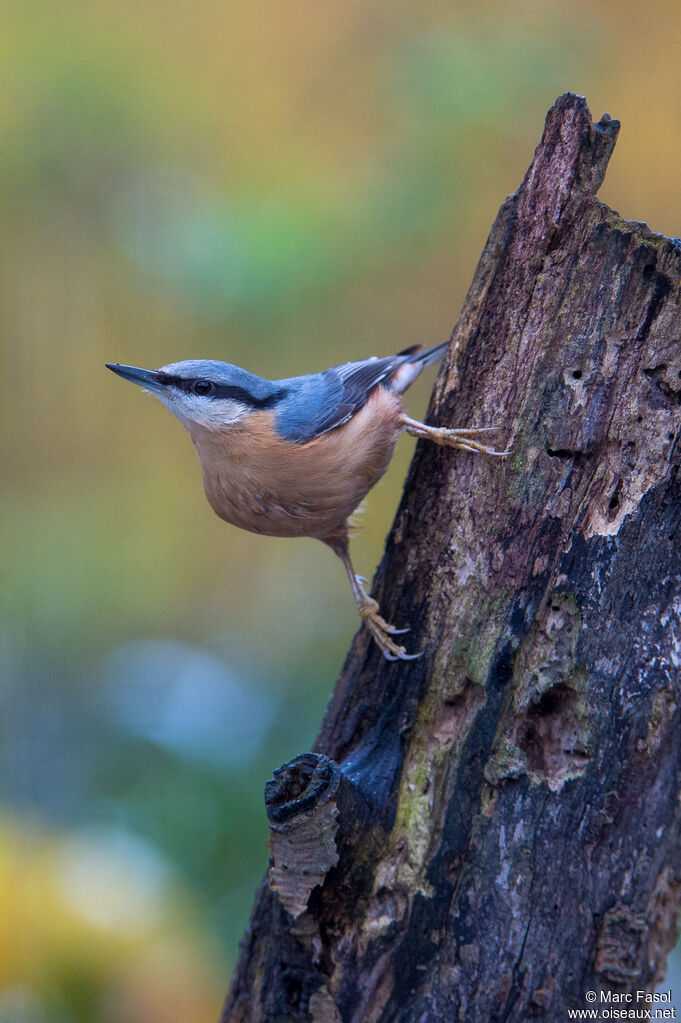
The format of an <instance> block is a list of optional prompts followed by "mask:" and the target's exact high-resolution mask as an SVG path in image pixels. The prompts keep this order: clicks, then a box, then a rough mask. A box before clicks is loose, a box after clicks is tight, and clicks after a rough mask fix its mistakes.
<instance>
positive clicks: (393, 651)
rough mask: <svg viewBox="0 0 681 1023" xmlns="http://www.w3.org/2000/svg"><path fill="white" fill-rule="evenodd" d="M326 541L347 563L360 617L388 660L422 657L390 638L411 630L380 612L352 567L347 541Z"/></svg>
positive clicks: (406, 659) (376, 603)
mask: <svg viewBox="0 0 681 1023" xmlns="http://www.w3.org/2000/svg"><path fill="white" fill-rule="evenodd" d="M326 542H327V543H328V544H329V547H331V549H332V550H333V551H335V552H336V554H337V555H338V557H339V558H340V559H341V561H342V562H343V564H344V565H345V570H346V572H347V573H348V578H349V580H350V585H351V586H352V593H353V595H354V598H355V601H356V603H357V610H358V611H359V614H360V617H361V619H362V621H363V622H364V623H365V625H366V627H367V629H368V630H369V632H370V633H371V635H372V636H373V638H374V640H375V641H376V643H377V644H378V647H379V648H380V650H381V653H382V654H383V656H384V657H385V658H386V660H388V661H413V660H415V658H417V657H420V656H421V654H420V653H418V654H408V653H407V651H406V650H405V648H404V647H403V646H400V645H399V644H398V643H395V641H394V640H393V639H391V638H390V637H391V636H398V635H400V634H401V633H403V632H409V629H396V628H395V626H394V625H390V623H389V622H386V620H385V618H383V617H382V616H381V615H380V614H379V613H378V612H379V608H378V602H377V601H375V600H374V599H373V598H372V597H370V596H369V594H368V593H367V591H366V590H365V589H364V585H363V582H364V581H363V579H362V578H361V577H360V576H358V575H357V573H356V572H355V570H354V568H353V567H352V561H351V560H350V551H349V550H348V544H347V541H334V542H329V541H328V540H327V541H326Z"/></svg>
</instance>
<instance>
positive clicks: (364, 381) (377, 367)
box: [314, 355, 405, 437]
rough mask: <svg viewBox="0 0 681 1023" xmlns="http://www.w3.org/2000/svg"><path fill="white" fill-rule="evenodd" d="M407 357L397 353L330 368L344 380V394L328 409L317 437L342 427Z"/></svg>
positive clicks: (342, 382)
mask: <svg viewBox="0 0 681 1023" xmlns="http://www.w3.org/2000/svg"><path fill="white" fill-rule="evenodd" d="M404 361H405V360H404V356H401V355H393V356H391V357H390V358H387V359H377V358H373V359H365V360H364V361H363V362H346V363H344V364H343V365H342V366H336V367H334V369H330V370H327V372H328V373H335V374H336V375H337V376H338V378H339V380H340V383H341V388H342V390H341V394H340V396H339V399H338V402H337V404H336V406H335V407H334V408H328V409H327V411H326V414H325V415H324V417H323V418H322V419H320V421H319V422H318V423H317V424H316V426H315V433H314V436H315V437H318V436H319V435H320V434H321V433H326V432H327V430H333V429H334V428H335V427H336V426H342V425H343V423H347V421H348V419H352V417H353V416H354V415H355V414H356V413H357V412H359V410H360V409H361V408H362V406H363V405H365V404H366V401H367V398H368V397H369V395H370V394H371V392H372V391H373V390H374V388H375V387H377V386H378V384H380V383H381V382H382V381H383V380H385V379H386V378H387V377H389V376H390V375H391V374H392V373H394V371H395V370H396V369H397V367H398V366H401V365H402V363H403V362H404Z"/></svg>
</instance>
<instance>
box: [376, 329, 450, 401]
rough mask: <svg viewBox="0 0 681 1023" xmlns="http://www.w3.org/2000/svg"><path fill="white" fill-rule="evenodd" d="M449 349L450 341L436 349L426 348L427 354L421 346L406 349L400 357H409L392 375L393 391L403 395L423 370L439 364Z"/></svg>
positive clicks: (436, 346) (437, 346)
mask: <svg viewBox="0 0 681 1023" xmlns="http://www.w3.org/2000/svg"><path fill="white" fill-rule="evenodd" d="M448 348H449V341H443V342H442V344H440V345H435V347H434V348H426V350H425V352H424V351H422V350H421V347H420V346H419V345H414V346H413V347H412V348H405V350H404V351H403V352H400V355H403V356H407V358H405V360H404V362H402V363H401V364H400V365H399V366H398V368H397V369H396V370H395V372H394V373H393V374H392V376H391V378H390V387H391V390H393V391H398V392H399V393H400V394H402V392H403V391H406V389H407V388H408V387H409V386H410V385H411V384H413V382H414V381H415V380H416V378H417V376H418V375H419V373H420V372H421V370H422V369H424V368H425V367H426V366H431V365H432V364H433V363H434V362H439V361H440V359H441V358H442V357H443V356H444V354H445V352H446V350H447V349H448Z"/></svg>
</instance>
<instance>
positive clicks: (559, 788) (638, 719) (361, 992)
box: [222, 94, 681, 1023]
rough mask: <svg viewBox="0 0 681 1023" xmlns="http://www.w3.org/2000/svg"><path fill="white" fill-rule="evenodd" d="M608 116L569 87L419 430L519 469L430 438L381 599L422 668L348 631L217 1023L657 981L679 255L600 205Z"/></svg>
mask: <svg viewBox="0 0 681 1023" xmlns="http://www.w3.org/2000/svg"><path fill="white" fill-rule="evenodd" d="M618 128H619V125H618V123H617V122H616V121H614V120H611V119H610V118H609V117H608V116H607V115H606V116H604V117H603V118H602V119H601V121H600V122H599V123H598V124H592V123H591V115H590V113H589V110H588V108H587V106H586V103H585V101H584V100H583V99H582V98H581V97H578V96H575V95H572V94H567V95H565V96H562V97H561V98H560V99H559V100H558V101H557V102H556V104H555V106H554V107H553V108H552V109H551V110H550V111H549V113H548V116H547V119H546V125H545V129H544V135H543V138H542V140H541V143H540V145H539V146H538V148H537V150H536V152H535V156H534V160H533V162H532V164H531V166H530V168H529V170H528V172H527V174H526V176H525V179H524V181H523V183H522V185H521V186H520V188H519V190H518V191H517V192H516V194H515V195H513V196H511V197H510V198H509V199H508V200H507V201H506V202H505V203H504V205H503V206H502V208H501V210H500V212H499V215H498V217H497V220H496V222H495V224H494V226H493V228H492V231H491V234H490V237H489V240H488V242H487V245H486V247H485V250H484V252H483V254H482V257H481V259H480V263H479V265H478V267H477V270H476V273H475V277H474V280H473V284H472V286H471V289H470V292H469V294H468V297H467V300H466V303H465V306H464V310H463V313H462V315H461V317H460V319H459V322H458V323H457V326H456V328H455V329H454V332H453V335H452V344H451V347H450V351H449V354H448V356H447V358H446V360H445V362H444V365H443V368H442V370H441V373H440V376H439V378H438V383H437V386H436V390H435V393H434V397H433V401H432V404H431V408H430V412H429V418H428V422H431V423H436V424H438V425H451V426H467V425H472V426H479V425H486V424H493V425H496V426H499V427H501V430H500V437H501V438H502V440H504V439H508V441H509V443H510V446H511V448H512V454H511V456H510V457H509V458H507V459H505V460H497V459H489V458H484V457H476V456H475V455H471V454H463V453H459V452H456V453H455V452H452V451H449V450H447V449H442V448H438V447H436V446H435V445H433V444H429V443H428V442H427V441H425V442H420V443H419V445H418V447H417V450H416V454H415V457H414V461H413V464H412V467H411V470H410V473H409V477H408V481H407V484H406V487H405V492H404V496H403V499H402V503H401V506H400V508H399V511H398V513H397V518H396V520H395V524H394V526H393V529H392V532H391V534H390V537H389V540H388V543H387V549H386V553H385V556H384V558H383V561H382V564H381V566H380V568H379V571H378V573H377V577H376V580H375V581H374V593H375V594H376V596H377V597H378V599H379V600H380V602H381V610H382V613H383V614H384V616H385V617H386V618H387V619H388V620H390V621H393V622H396V623H397V624H405V623H409V624H410V625H411V632H410V634H409V638H410V647H411V648H412V649H414V650H418V649H421V650H423V656H422V657H421V659H419V660H417V661H412V662H409V663H401V662H400V663H389V662H387V661H385V660H384V659H383V658H382V657H381V655H380V653H379V651H378V650H377V648H376V647H375V645H373V644H371V643H370V642H369V638H368V636H367V634H366V632H365V631H364V630H361V631H360V632H359V633H358V635H357V636H356V637H355V640H354V643H353V647H352V649H351V652H350V654H349V656H348V658H347V661H346V663H345V665H344V668H343V672H342V675H341V677H340V679H339V681H338V684H337V686H336V689H335V692H334V695H333V698H332V700H331V702H330V705H329V708H328V710H327V713H326V716H325V719H324V722H323V724H322V728H321V731H320V734H319V738H318V740H317V743H316V746H315V753H314V754H307V755H305V756H304V757H302V758H297V760H296V761H293V762H292V764H290V765H287V766H286V767H285V768H283V769H282V773H281V774H279V773H278V775H277V777H276V778H275V779H274V780H273V782H271V783H270V791H269V798H268V811H269V813H270V821H271V823H272V824H273V828H274V830H273V836H274V837H273V840H272V842H271V852H272V856H273V859H272V861H271V869H270V875H269V878H271V880H270V879H267V880H266V881H265V882H263V886H262V888H261V890H260V892H259V894H258V896H257V899H256V904H255V908H254V911H253V916H252V919H251V922H250V924H249V927H248V929H247V932H246V935H245V937H244V941H243V944H242V950H241V958H240V961H239V964H238V967H237V970H236V975H235V977H234V981H233V985H232V990H231V992H230V995H229V997H228V1000H227V1003H226V1006H225V1009H224V1013H223V1016H222V1020H223V1023H227V1021H230V1023H241V1021H244V1023H245V1021H253V1023H261V1021H268V1023H274V1021H301V1023H303V1021H305V1023H326V1021H334V1023H339V1021H343V1023H350V1021H352V1023H374V1021H377V1023H378V1021H380V1023H393V1021H404V1023H407V1021H409V1023H412V1021H413V1023H416V1021H419V1023H430V1021H433V1023H435V1021H437V1023H440V1021H441V1020H474V1021H484V1020H505V1021H518V1023H521V1021H526V1020H528V1019H537V1020H552V1021H553V1020H560V1019H564V1018H565V1019H566V1018H567V1015H566V1012H567V1009H568V1008H585V1007H587V1003H586V1002H585V998H586V993H587V991H589V990H591V991H595V992H596V993H597V997H598V998H600V992H601V991H603V992H608V991H609V992H611V996H612V994H613V993H614V994H615V995H623V994H626V993H629V992H635V991H636V990H642V991H650V990H652V988H653V986H654V985H655V983H656V982H659V981H660V979H661V978H662V977H663V975H664V971H665V963H666V957H667V954H668V952H669V951H670V949H671V948H672V946H673V944H674V942H675V939H676V935H677V918H678V910H679V901H680V897H681V863H680V862H679V861H680V857H679V830H680V827H681V802H680V800H681V728H679V717H680V715H681V700H680V698H679V695H680V694H679V690H680V686H681V678H680V673H679V665H680V664H681V553H680V552H681V547H680V545H679V537H680V535H681V533H680V530H681V501H680V500H679V498H680V496H681V495H680V486H679V447H678V434H679V427H680V425H681V317H680V315H679V312H680V310H679V305H680V286H679V285H680V281H681V244H680V243H679V240H678V239H675V240H670V239H668V238H665V237H662V236H661V235H655V234H652V233H651V232H650V231H649V230H648V228H647V227H646V226H645V225H644V224H638V223H633V222H631V221H627V220H623V219H622V218H621V217H619V216H618V215H617V214H616V213H615V212H613V211H612V210H610V209H608V208H607V207H606V206H604V205H603V204H602V203H600V202H599V201H597V200H596V198H595V193H596V191H597V189H598V187H599V186H600V184H601V181H602V179H603V176H604V174H605V169H606V166H607V163H608V160H609V157H610V154H611V152H612V150H613V147H614V144H615V141H616V138H617V132H618ZM273 815H274V817H273ZM282 828H283V832H282ZM277 829H279V830H277ZM282 834H283V835H284V837H283V838H282ZM296 872H297V876H294V877H293V880H291V877H292V876H293V875H296ZM301 878H302V881H301ZM613 1000H615V999H613Z"/></svg>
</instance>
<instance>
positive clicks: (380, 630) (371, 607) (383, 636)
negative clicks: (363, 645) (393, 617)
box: [359, 597, 421, 661]
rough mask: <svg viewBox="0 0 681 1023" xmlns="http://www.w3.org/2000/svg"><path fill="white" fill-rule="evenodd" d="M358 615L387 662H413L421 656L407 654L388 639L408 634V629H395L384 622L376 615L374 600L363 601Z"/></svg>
mask: <svg viewBox="0 0 681 1023" xmlns="http://www.w3.org/2000/svg"><path fill="white" fill-rule="evenodd" d="M359 613H360V615H361V617H362V620H363V621H364V622H365V623H366V627H367V629H368V630H369V632H370V633H371V635H372V636H373V638H374V640H375V642H376V644H377V646H378V647H379V649H380V651H381V653H382V654H383V656H384V657H385V659H386V660H387V661H414V660H416V658H417V657H420V656H421V653H418V654H408V653H407V651H406V650H405V648H404V647H403V646H400V645H399V644H398V643H395V642H394V641H393V640H392V639H391V638H390V637H391V636H398V635H402V634H403V633H405V632H409V629H408V628H406V629H396V628H395V626H394V625H390V623H389V622H386V620H385V618H383V617H382V616H381V615H380V614H379V613H378V603H377V602H376V601H375V600H373V599H372V598H370V597H369V598H368V599H367V600H366V601H364V602H363V603H362V604H361V605H360V606H359Z"/></svg>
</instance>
